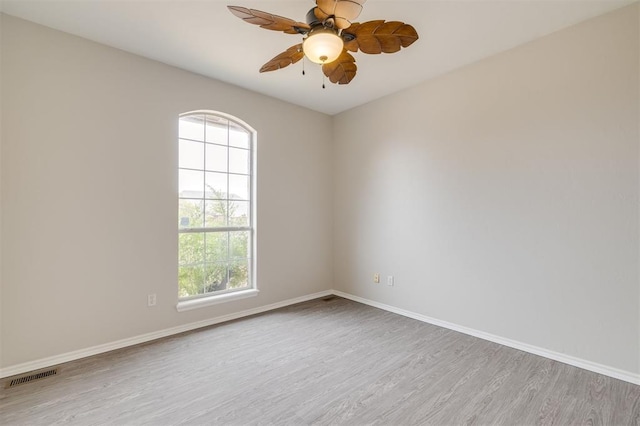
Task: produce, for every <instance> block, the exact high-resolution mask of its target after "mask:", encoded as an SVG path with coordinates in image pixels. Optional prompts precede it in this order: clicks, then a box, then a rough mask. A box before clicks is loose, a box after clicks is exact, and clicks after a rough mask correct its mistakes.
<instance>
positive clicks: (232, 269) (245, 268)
mask: <svg viewBox="0 0 640 426" xmlns="http://www.w3.org/2000/svg"><path fill="white" fill-rule="evenodd" d="M249 262H250V260H249V259H246V260H243V261H233V262H231V263H230V264H229V288H245V287H249Z"/></svg>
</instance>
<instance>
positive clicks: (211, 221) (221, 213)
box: [204, 200, 227, 228]
mask: <svg viewBox="0 0 640 426" xmlns="http://www.w3.org/2000/svg"><path fill="white" fill-rule="evenodd" d="M204 226H205V227H207V228H211V227H217V226H227V200H210V201H209V200H207V201H205V223H204Z"/></svg>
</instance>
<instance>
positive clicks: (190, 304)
mask: <svg viewBox="0 0 640 426" xmlns="http://www.w3.org/2000/svg"><path fill="white" fill-rule="evenodd" d="M258 293H260V290H258V289H257V288H251V289H248V290H238V291H233V292H231V293H224V294H217V295H215V296H205V297H199V298H197V299H189V300H180V301H178V304H177V305H176V309H177V310H178V312H184V311H190V310H192V309H199V308H204V307H207V306H211V305H217V304H219V303H225V302H231V301H232V300H240V299H246V298H248V297H255V296H257V295H258Z"/></svg>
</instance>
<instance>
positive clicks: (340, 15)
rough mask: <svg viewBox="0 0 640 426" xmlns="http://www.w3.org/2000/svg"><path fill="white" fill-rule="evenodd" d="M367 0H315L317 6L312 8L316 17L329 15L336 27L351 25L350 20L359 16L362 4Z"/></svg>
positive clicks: (322, 17)
mask: <svg viewBox="0 0 640 426" xmlns="http://www.w3.org/2000/svg"><path fill="white" fill-rule="evenodd" d="M366 1H367V0H316V5H317V7H316V8H315V10H314V14H315V15H316V18H318V19H320V20H325V19H327V18H328V17H330V16H333V17H334V19H335V26H336V28H338V29H341V30H342V29H345V28H349V26H351V21H353V20H354V19H356V18H357V17H358V16H360V12H362V5H363V4H364V3H365V2H366Z"/></svg>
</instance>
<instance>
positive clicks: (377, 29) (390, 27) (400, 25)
mask: <svg viewBox="0 0 640 426" xmlns="http://www.w3.org/2000/svg"><path fill="white" fill-rule="evenodd" d="M344 33H347V34H351V35H353V36H354V37H355V38H354V39H353V40H351V41H348V42H346V43H345V44H344V48H345V49H347V50H349V51H351V52H357V51H358V50H360V51H362V52H364V53H369V54H373V55H376V54H379V53H395V52H397V51H399V50H400V49H401V48H402V47H409V46H411V45H412V44H413V43H414V42H415V41H416V40H417V39H418V32H417V31H416V29H415V28H413V27H412V26H411V25H409V24H405V23H404V22H399V21H388V22H385V21H383V20H378V21H368V22H363V23H361V24H360V23H357V22H354V23H353V24H351V27H349V29H348V30H345V31H344Z"/></svg>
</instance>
